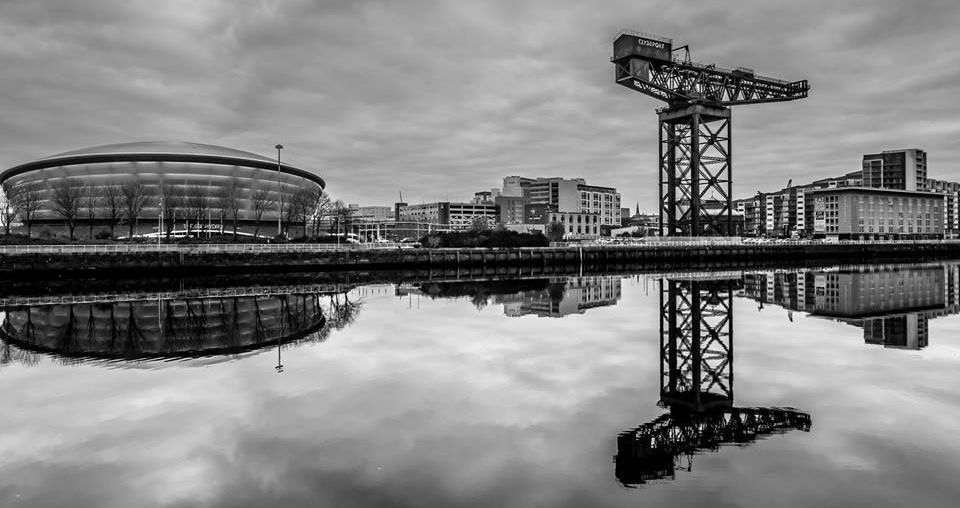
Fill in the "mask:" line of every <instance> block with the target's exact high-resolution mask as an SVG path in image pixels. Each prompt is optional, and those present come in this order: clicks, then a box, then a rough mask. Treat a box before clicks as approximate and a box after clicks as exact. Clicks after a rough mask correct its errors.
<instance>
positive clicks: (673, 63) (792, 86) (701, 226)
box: [612, 33, 810, 236]
mask: <svg viewBox="0 0 960 508" xmlns="http://www.w3.org/2000/svg"><path fill="white" fill-rule="evenodd" d="M680 49H685V51H686V53H685V54H684V56H683V57H682V58H676V57H674V55H673V53H674V50H673V41H672V40H671V39H666V38H662V37H656V36H650V35H641V34H633V33H624V34H622V35H620V36H619V37H618V38H617V40H616V41H614V43H613V58H612V61H613V63H614V65H615V68H616V81H617V83H619V84H620V85H623V86H625V87H627V88H630V89H632V90H636V91H638V92H640V93H643V94H646V95H649V96H651V97H654V98H656V99H659V100H661V101H663V102H666V103H667V106H666V107H665V108H663V109H661V110H659V111H658V113H659V117H660V128H659V132H660V161H659V162H660V234H661V235H682V236H702V235H724V234H732V232H733V231H734V229H733V207H732V180H731V177H730V170H731V166H732V164H733V155H732V151H731V149H732V146H731V134H730V106H735V105H740V104H760V103H766V102H780V101H790V100H794V99H802V98H804V97H806V96H807V92H808V91H809V90H810V87H809V85H808V84H807V82H806V80H803V81H794V82H787V81H782V80H779V79H775V78H769V77H763V76H758V75H756V74H755V73H754V72H753V70H752V69H747V68H743V67H740V68H737V69H734V70H729V69H722V68H720V67H717V66H716V65H713V64H710V65H704V64H699V63H695V62H692V61H691V60H690V48H689V47H688V46H681V47H680V48H677V50H680Z"/></svg>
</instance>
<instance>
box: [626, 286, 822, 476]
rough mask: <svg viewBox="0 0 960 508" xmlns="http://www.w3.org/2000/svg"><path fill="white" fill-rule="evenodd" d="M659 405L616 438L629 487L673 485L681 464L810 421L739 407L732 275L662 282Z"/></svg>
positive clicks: (787, 413)
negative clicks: (652, 415) (659, 411)
mask: <svg viewBox="0 0 960 508" xmlns="http://www.w3.org/2000/svg"><path fill="white" fill-rule="evenodd" d="M660 284H661V298H660V318H661V319H660V405H661V406H663V407H667V408H669V410H670V412H669V413H667V414H663V415H661V416H660V417H658V418H657V419H655V420H653V421H652V422H649V423H645V424H643V425H641V426H639V427H637V428H634V429H632V430H628V431H625V432H622V433H620V435H619V436H618V437H617V455H616V456H615V457H614V461H615V463H616V470H615V474H616V476H617V479H618V480H620V482H621V483H623V484H624V485H636V484H640V483H646V482H647V481H649V480H654V479H662V478H667V477H672V476H673V474H674V471H675V470H676V469H677V465H676V461H677V460H679V459H680V458H681V457H682V456H686V457H687V460H688V463H689V464H691V465H690V466H688V468H689V467H692V455H693V454H694V453H697V452H699V451H702V450H716V449H717V448H718V447H719V446H720V445H722V444H726V443H740V444H745V443H750V442H753V441H755V440H756V439H759V438H761V437H763V436H765V435H769V434H775V433H783V432H786V431H788V430H792V429H799V430H804V431H806V430H809V429H810V416H809V415H808V414H805V413H801V412H798V411H795V410H793V409H790V408H738V407H734V406H733V292H734V290H735V289H738V288H740V287H742V280H741V279H739V278H737V279H731V278H730V276H729V275H727V276H723V275H717V276H714V277H712V278H710V277H703V276H697V277H696V278H688V279H681V278H673V279H665V280H662V281H661V283H660Z"/></svg>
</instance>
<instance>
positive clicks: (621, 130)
mask: <svg viewBox="0 0 960 508" xmlns="http://www.w3.org/2000/svg"><path fill="white" fill-rule="evenodd" d="M958 26H960V3H957V2H956V0H915V1H910V2H905V1H902V0H900V1H897V0H869V1H849V2H848V1H839V0H806V1H804V2H796V1H793V2H780V1H777V2H774V1H770V0H738V1H737V2H735V3H734V4H731V3H718V2H697V1H672V2H663V1H661V2H652V1H644V0H622V1H621V0H616V1H606V2H557V1H548V0H533V1H521V0H509V1H499V0H487V1H483V2H468V1H456V2H453V1H442V0H405V1H402V2H401V1H382V0H381V1H361V0H314V1H308V0H283V1H280V0H261V1H255V0H249V1H246V0H222V1H215V0H204V1H198V0H163V1H157V0H136V1H134V0H123V1H120V0H116V1H106V0H85V1H83V2H77V1H70V0H22V1H21V0H2V1H0V140H2V142H0V166H2V167H9V166H12V165H14V164H18V163H21V162H25V161H28V160H31V159H34V158H38V157H42V156H46V155H51V154H54V153H58V152H62V151H67V150H71V149H76V148H81V147H85V146H90V145H97V144H108V143H117V142H127V141H137V140H186V141H195V142H201V143H211V144H217V145H224V146H229V147H233V148H239V149H243V150H249V151H253V152H257V153H263V154H268V155H269V154H270V153H272V147H273V145H275V144H276V143H278V142H280V143H283V144H284V145H286V147H287V149H286V150H285V151H284V157H285V158H286V159H287V161H288V162H290V163H292V164H295V165H298V166H301V167H304V168H306V169H310V170H313V171H316V172H318V173H319V174H321V175H322V176H323V177H324V178H326V179H327V182H328V183H329V186H328V190H329V191H330V193H331V194H332V195H334V196H335V197H338V198H342V199H344V200H347V201H349V202H357V203H362V204H390V203H392V202H393V201H395V200H396V199H397V196H398V194H397V193H398V191H403V195H404V198H405V199H406V200H407V201H410V202H423V201H431V200H437V199H450V200H460V199H466V198H469V197H470V196H472V194H473V192H475V191H478V190H483V189H489V188H490V187H495V186H498V185H499V184H500V181H501V179H502V177H503V176H506V175H511V174H519V175H525V176H567V177H577V176H582V177H585V178H586V179H587V181H588V182H589V183H593V184H597V185H608V186H615V187H617V188H618V189H620V191H621V193H622V194H623V200H624V203H629V204H631V205H632V204H633V203H635V202H638V201H639V202H640V206H641V208H644V209H651V210H653V209H655V205H654V203H655V196H656V150H657V144H656V117H655V115H654V112H653V111H654V109H655V108H656V107H658V106H659V104H658V103H657V102H656V101H655V100H653V99H651V98H648V97H646V96H643V95H640V94H638V93H636V92H632V91H630V90H628V89H626V88H622V87H620V86H618V85H615V84H614V83H613V68H612V64H611V63H610V62H609V58H610V54H611V45H612V40H613V38H614V37H615V36H616V35H617V33H618V31H619V30H620V29H624V28H629V29H636V30H641V31H645V32H650V33H656V34H660V35H663V36H667V37H672V38H673V39H674V41H675V43H677V44H683V43H688V44H690V46H691V48H692V51H693V55H692V56H693V58H694V59H695V60H697V61H702V62H715V63H718V64H720V65H722V66H727V67H736V66H747V67H752V68H755V69H757V71H758V72H760V73H763V74H765V75H772V76H777V77H781V78H784V79H790V80H793V79H804V78H805V79H808V80H809V81H810V84H811V87H812V89H811V93H810V97H809V98H808V99H806V100H803V101H797V102H788V103H781V104H770V105H760V106H742V107H739V108H737V109H736V111H735V113H734V125H735V133H734V139H735V146H734V152H735V154H736V165H735V168H734V172H735V173H734V182H735V184H734V187H735V194H736V195H737V196H743V195H747V194H752V193H754V192H756V190H758V189H763V190H772V189H774V188H780V187H782V186H783V185H785V184H786V182H787V179H789V178H793V179H794V181H799V182H803V181H809V180H812V179H815V178H820V177H826V176H831V175H835V174H838V173H841V172H844V171H850V170H853V169H856V168H857V167H858V166H859V158H860V156H861V154H863V153H865V152H873V151H879V150H884V149H893V148H903V147H919V148H923V149H926V150H927V151H928V152H929V154H930V176H931V177H937V178H958V177H960V174H958V169H960V165H958V164H957V163H955V162H953V161H955V160H957V159H958V158H960V149H958V147H957V143H956V141H957V139H958V133H960V121H958V120H957V118H958V113H960V111H958V110H960V101H958V100H957V96H956V95H955V93H956V92H957V91H958V86H957V83H960V51H957V50H956V47H957V44H958V42H960V31H958V30H957V27H958Z"/></svg>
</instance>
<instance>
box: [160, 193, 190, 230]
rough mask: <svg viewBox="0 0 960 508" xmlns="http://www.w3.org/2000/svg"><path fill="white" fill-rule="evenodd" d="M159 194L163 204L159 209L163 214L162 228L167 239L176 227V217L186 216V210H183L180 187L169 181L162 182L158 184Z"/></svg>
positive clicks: (182, 196)
mask: <svg viewBox="0 0 960 508" xmlns="http://www.w3.org/2000/svg"><path fill="white" fill-rule="evenodd" d="M160 195H161V196H162V198H163V199H162V204H163V206H162V207H161V208H162V209H161V210H160V213H161V214H163V225H164V228H163V229H164V234H165V235H166V237H167V240H169V239H170V234H171V233H172V232H173V230H174V229H175V228H176V225H177V217H178V216H186V211H185V210H184V195H183V192H182V189H180V188H179V187H177V186H175V185H173V184H169V183H164V184H163V185H161V186H160Z"/></svg>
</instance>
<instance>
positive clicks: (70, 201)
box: [51, 180, 83, 240]
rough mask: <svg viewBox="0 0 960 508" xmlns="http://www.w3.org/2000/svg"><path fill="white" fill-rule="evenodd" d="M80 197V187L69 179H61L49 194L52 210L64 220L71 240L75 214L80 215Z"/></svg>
mask: <svg viewBox="0 0 960 508" xmlns="http://www.w3.org/2000/svg"><path fill="white" fill-rule="evenodd" d="M82 197H83V190H82V188H81V187H79V186H77V185H75V184H74V183H73V182H72V181H70V180H61V181H59V182H57V184H56V185H54V187H53V195H52V196H51V201H52V203H53V211H54V213H56V214H57V215H59V216H60V217H62V218H63V220H64V221H66V223H67V228H68V229H69V231H70V239H71V240H73V230H74V228H75V227H76V225H77V216H79V215H80V204H81V201H82Z"/></svg>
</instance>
